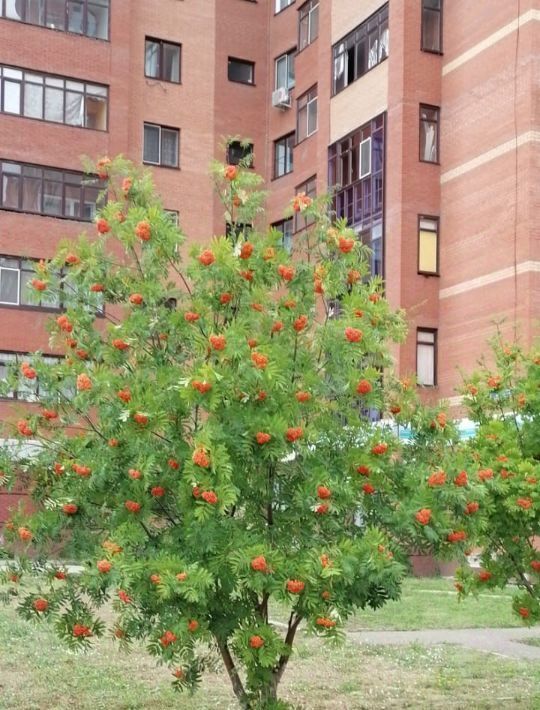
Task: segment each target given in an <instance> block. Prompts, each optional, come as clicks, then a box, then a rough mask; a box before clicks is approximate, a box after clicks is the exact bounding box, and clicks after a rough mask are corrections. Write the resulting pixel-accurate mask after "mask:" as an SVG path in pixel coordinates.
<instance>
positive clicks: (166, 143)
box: [161, 128, 178, 167]
mask: <svg viewBox="0 0 540 710" xmlns="http://www.w3.org/2000/svg"><path fill="white" fill-rule="evenodd" d="M161 164H162V165H170V166H172V167H176V166H177V165H178V133H177V132H176V131H167V130H166V129H164V128H163V129H162V130H161Z"/></svg>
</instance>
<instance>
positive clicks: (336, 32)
mask: <svg viewBox="0 0 540 710" xmlns="http://www.w3.org/2000/svg"><path fill="white" fill-rule="evenodd" d="M539 23H540V0H490V1H489V2H476V3H475V2H470V0H389V1H387V2H384V1H383V0H307V2H303V1H302V0H296V1H295V0H159V1H158V0H145V1H143V0H0V170H1V175H0V178H1V191H0V377H1V376H2V373H3V371H4V368H5V365H6V364H7V363H8V362H9V361H11V360H13V359H14V358H16V357H17V356H18V354H24V353H26V352H28V351H33V350H35V349H42V350H44V351H45V352H47V335H46V331H45V327H44V325H45V321H46V319H47V318H48V317H49V316H50V312H51V311H54V310H55V309H57V308H58V307H61V304H58V303H56V304H55V303H43V304H42V306H39V307H36V306H29V305H25V304H26V303H27V298H26V295H25V288H26V284H27V282H28V280H29V279H30V278H31V268H32V263H31V260H33V259H39V258H43V257H45V258H46V257H50V256H52V255H53V253H54V252H55V247H56V244H57V242H58V241H59V240H60V239H61V238H63V237H65V236H75V235H77V234H78V233H79V232H80V231H81V230H82V229H84V228H85V227H86V226H88V223H89V222H90V221H91V220H92V218H93V215H94V211H95V201H96V195H97V191H98V187H97V186H96V187H95V188H92V187H89V186H84V185H81V174H80V170H81V167H80V156H81V155H90V156H92V157H98V156H102V155H111V156H112V155H116V154H118V153H123V154H124V155H126V156H128V157H129V158H131V159H133V160H135V161H138V162H143V163H146V164H148V165H151V166H154V168H153V170H154V175H155V181H156V184H157V187H158V189H159V191H160V192H161V194H162V196H163V201H164V205H165V207H166V208H167V209H170V210H171V211H174V212H176V213H178V214H179V219H180V223H181V225H182V228H183V229H184V231H185V232H186V233H187V234H188V235H189V236H190V238H191V239H194V240H197V239H207V238H208V237H209V236H210V235H212V234H215V233H217V234H221V233H223V232H224V229H225V225H224V223H223V217H222V214H221V210H220V207H219V205H218V204H217V202H216V201H215V200H214V198H213V195H212V187H211V184H210V181H209V179H208V165H209V163H210V161H211V160H212V159H213V158H219V159H224V158H225V155H224V149H223V146H222V137H223V136H231V135H242V136H244V137H249V139H250V140H251V141H252V144H253V154H254V168H255V169H256V170H257V172H259V173H261V174H262V175H264V176H265V178H266V182H267V188H268V190H269V197H268V208H269V217H270V221H271V222H272V223H274V224H276V225H277V226H279V227H280V228H281V229H282V230H283V232H284V234H285V240H286V241H290V240H292V242H294V233H295V230H297V229H301V227H302V224H301V223H300V222H297V223H295V222H294V220H287V221H284V220H283V217H282V213H283V209H284V206H285V205H286V204H287V203H288V201H289V200H290V198H291V197H292V196H293V195H294V194H295V192H297V191H305V192H307V193H308V194H316V193H319V194H320V193H322V192H324V191H326V190H327V189H328V188H329V187H330V188H333V189H335V190H336V197H335V209H336V211H337V213H338V215H339V216H346V217H347V219H348V220H349V222H350V224H351V225H352V226H354V227H355V229H356V230H357V232H358V235H359V239H362V240H363V241H365V242H366V243H368V244H370V245H371V247H372V248H373V258H372V268H373V271H374V272H375V273H379V274H382V275H383V276H384V278H385V283H386V290H387V294H388V296H389V298H390V300H391V302H392V304H393V305H395V306H401V307H403V308H405V309H406V310H407V312H408V315H409V319H410V334H409V337H408V340H407V342H406V343H405V344H404V345H403V346H402V347H401V348H400V349H399V351H398V352H397V353H396V356H397V360H398V366H399V369H400V371H401V372H402V373H409V372H417V374H418V381H419V382H420V383H421V384H422V385H424V387H425V391H426V392H428V393H429V394H430V395H431V396H433V397H435V398H439V397H446V398H447V397H452V396H454V395H455V386H456V384H457V383H458V382H459V375H458V373H457V367H458V366H459V367H463V368H465V369H468V368H469V369H470V368H471V367H473V366H474V364H475V361H476V359H477V358H478V356H479V354H480V353H481V352H482V351H483V350H484V349H485V344H486V339H487V338H488V337H489V336H490V335H491V334H493V332H494V321H495V320H499V321H500V320H504V323H505V325H504V328H506V329H507V331H508V332H509V333H510V334H512V333H513V332H514V329H517V332H518V333H519V334H520V336H521V337H522V339H523V340H524V342H525V343H528V342H530V341H531V340H532V338H533V336H534V334H535V329H536V333H538V320H539V316H540V239H539V235H540V226H539V223H538V220H537V219H536V215H537V212H535V209H539V208H540V193H539V192H538V190H535V187H536V184H537V182H538V169H539V162H540V92H539V83H540V32H539V29H540V24H539ZM235 148H239V146H233V147H232V150H231V151H230V155H229V156H228V157H229V159H230V160H234V159H235V158H237V157H238V155H239V154H240V153H241V150H236V149H235ZM51 355H54V353H51ZM14 397H15V398H18V399H23V400H24V399H25V398H28V397H25V393H24V392H19V393H14ZM11 405H12V402H11V401H3V402H0V418H2V417H3V415H4V414H5V413H6V412H7V411H8V408H9V407H10V406H11ZM1 498H2V496H1V495H0V519H1V517H2V515H1V512H2V507H4V508H5V503H6V502H7V501H5V502H4V506H2V504H1ZM4 498H6V497H5V496H4Z"/></svg>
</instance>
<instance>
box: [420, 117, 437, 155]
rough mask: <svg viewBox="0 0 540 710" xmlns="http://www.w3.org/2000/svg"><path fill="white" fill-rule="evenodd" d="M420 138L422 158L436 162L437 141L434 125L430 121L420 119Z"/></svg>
mask: <svg viewBox="0 0 540 710" xmlns="http://www.w3.org/2000/svg"><path fill="white" fill-rule="evenodd" d="M422 138H423V140H422V144H423V147H424V151H423V158H424V160H427V161H430V162H436V161H437V142H436V140H435V126H434V125H433V124H432V123H428V122H427V121H422Z"/></svg>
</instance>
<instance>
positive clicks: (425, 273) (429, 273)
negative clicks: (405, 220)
mask: <svg viewBox="0 0 540 710" xmlns="http://www.w3.org/2000/svg"><path fill="white" fill-rule="evenodd" d="M423 220H429V221H431V222H435V223H436V229H435V230H431V229H423V230H422V229H421V226H420V225H421V223H422V221H423ZM421 231H424V232H432V233H434V234H435V239H436V252H435V260H436V267H435V271H424V270H422V269H421V268H420V242H421V239H420V232H421ZM417 234H418V244H417V260H416V263H417V271H418V273H419V274H420V275H421V276H440V271H439V269H440V262H439V253H440V243H441V240H440V234H441V224H440V218H439V217H435V216H433V215H427V214H419V215H418V226H417Z"/></svg>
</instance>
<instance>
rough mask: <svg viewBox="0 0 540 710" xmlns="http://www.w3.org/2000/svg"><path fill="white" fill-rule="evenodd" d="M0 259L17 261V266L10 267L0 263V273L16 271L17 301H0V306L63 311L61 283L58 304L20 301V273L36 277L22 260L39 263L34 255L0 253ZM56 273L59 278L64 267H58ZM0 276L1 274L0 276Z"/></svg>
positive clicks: (21, 284) (21, 281) (21, 285)
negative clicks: (58, 269)
mask: <svg viewBox="0 0 540 710" xmlns="http://www.w3.org/2000/svg"><path fill="white" fill-rule="evenodd" d="M0 259H11V260H13V261H18V262H19V263H18V266H17V267H10V266H2V264H0V274H1V272H2V270H8V271H17V273H18V275H19V276H18V289H17V303H9V302H8V301H0V308H17V309H19V310H26V311H40V312H45V313H61V312H62V311H65V305H64V300H63V292H64V289H63V285H62V283H61V284H60V291H61V292H62V293H61V294H60V295H59V298H58V305H57V306H53V305H51V304H45V305H42V304H41V303H22V301H21V295H22V288H23V280H22V274H23V273H24V274H28V273H31V274H33V276H34V278H35V277H36V274H35V272H34V270H33V269H32V270H30V268H29V267H28V266H25V264H24V262H29V261H30V262H33V263H35V264H37V263H39V259H36V258H34V257H23V256H14V255H12V254H0ZM58 275H59V276H60V278H62V276H63V275H64V269H60V271H59V272H58ZM0 278H1V276H0Z"/></svg>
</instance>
